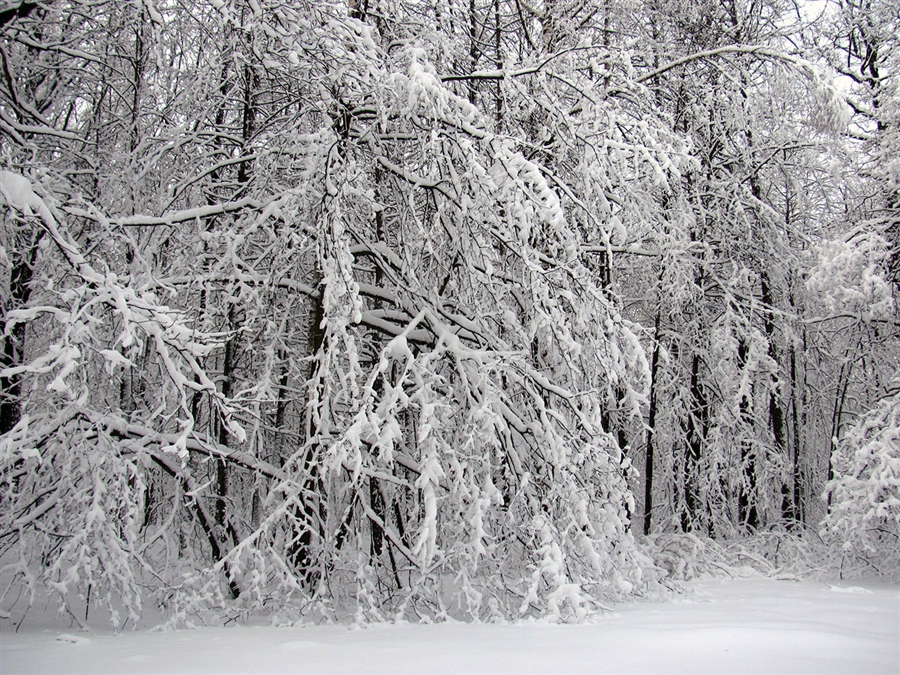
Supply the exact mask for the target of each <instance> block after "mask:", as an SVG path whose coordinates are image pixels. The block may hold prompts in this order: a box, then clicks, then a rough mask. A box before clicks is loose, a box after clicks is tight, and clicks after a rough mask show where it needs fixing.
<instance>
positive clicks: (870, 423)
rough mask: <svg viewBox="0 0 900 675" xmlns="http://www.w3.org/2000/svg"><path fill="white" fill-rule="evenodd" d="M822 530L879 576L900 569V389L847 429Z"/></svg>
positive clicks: (839, 448) (827, 496) (830, 484)
mask: <svg viewBox="0 0 900 675" xmlns="http://www.w3.org/2000/svg"><path fill="white" fill-rule="evenodd" d="M831 461H832V465H833V470H834V478H833V479H832V480H830V481H829V482H828V484H827V485H826V486H825V494H824V496H823V498H824V499H826V500H827V502H828V504H829V507H828V513H827V515H826V516H825V519H824V521H823V523H822V534H823V536H824V537H826V538H829V539H831V540H836V541H837V542H838V543H839V544H840V546H841V548H842V550H843V551H844V553H845V554H847V555H848V556H851V557H859V558H861V559H863V560H865V561H867V562H868V563H869V564H870V565H871V566H872V568H873V569H874V570H876V571H877V572H878V573H879V574H883V575H885V576H888V577H892V578H896V577H897V575H898V570H900V393H894V394H893V395H891V396H888V397H886V398H884V399H883V400H882V401H881V402H879V403H878V405H877V406H875V407H874V408H873V409H872V410H870V411H868V412H867V413H866V414H864V415H863V416H862V417H860V419H859V420H858V421H857V422H856V423H855V424H854V425H853V426H852V427H851V428H850V429H849V430H848V431H847V432H846V434H845V435H844V437H843V438H842V439H841V440H840V442H839V443H838V445H837V448H836V449H835V452H834V455H833V457H832V458H831Z"/></svg>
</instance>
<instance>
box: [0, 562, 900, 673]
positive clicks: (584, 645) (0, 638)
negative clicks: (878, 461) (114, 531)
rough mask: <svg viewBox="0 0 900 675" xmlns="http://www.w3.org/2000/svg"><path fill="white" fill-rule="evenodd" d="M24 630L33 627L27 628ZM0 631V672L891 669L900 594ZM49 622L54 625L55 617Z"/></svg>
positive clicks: (852, 591)
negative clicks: (315, 622) (284, 624)
mask: <svg viewBox="0 0 900 675" xmlns="http://www.w3.org/2000/svg"><path fill="white" fill-rule="evenodd" d="M29 621H30V622H31V623H30V625H29ZM29 621H26V622H25V624H24V625H23V626H22V628H21V630H20V631H19V632H17V633H13V632H11V630H10V627H9V623H8V622H6V621H4V622H3V623H4V625H3V628H2V630H0V673H2V675H14V674H18V673H54V674H62V673H91V674H99V673H117V674H119V675H124V674H129V673H166V674H174V673H192V674H195V675H205V674H212V673H217V674H221V673H817V674H823V673H842V674H847V673H895V674H896V673H900V586H896V585H885V584H857V583H855V582H854V583H850V582H835V583H832V584H826V583H821V582H812V581H787V580H773V579H767V578H765V577H760V576H753V577H749V578H738V579H728V580H725V579H706V580H702V581H695V582H693V583H691V584H689V585H688V587H687V589H686V590H685V592H684V593H682V594H680V595H676V596H675V597H674V598H672V599H670V600H667V601H638V602H631V603H627V604H620V605H616V606H615V607H614V608H613V611H611V612H609V613H607V614H604V615H602V616H599V617H597V618H595V619H594V620H593V621H592V622H590V623H587V624H580V625H559V624H548V623H534V622H532V623H522V624H511V625H497V624H467V623H444V624H439V625H414V624H402V625H378V626H369V627H367V628H362V629H359V628H348V627H346V626H333V625H332V626H305V627H293V628H273V627H263V626H232V627H223V628H201V629H197V630H185V631H175V632H169V633H165V632H152V631H134V632H124V633H121V634H119V635H113V634H112V633H111V632H108V631H107V632H104V631H102V630H94V631H91V632H86V633H85V632H76V631H68V632H67V630H66V629H65V628H64V627H62V628H61V627H60V626H59V625H58V624H57V625H56V626H54V625H52V624H51V623H50V622H49V618H48V619H47V620H44V621H43V625H41V622H39V621H37V620H32V619H29ZM56 621H57V622H58V621H59V619H56Z"/></svg>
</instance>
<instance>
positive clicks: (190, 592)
mask: <svg viewBox="0 0 900 675" xmlns="http://www.w3.org/2000/svg"><path fill="white" fill-rule="evenodd" d="M0 36H2V37H0V169H2V171H0V315H2V318H0V322H2V326H0V343H2V344H0V618H2V619H4V620H9V619H10V618H11V617H13V618H14V617H15V616H17V615H21V614H22V613H23V612H24V611H26V609H27V606H28V605H29V603H30V602H31V601H32V599H33V598H34V597H36V596H47V595H49V596H50V597H52V598H54V602H56V603H58V604H59V606H60V608H61V611H63V612H65V613H67V615H70V616H71V617H72V618H73V619H74V620H79V617H81V618H83V617H85V616H86V613H87V611H88V610H90V611H92V612H102V613H105V615H107V616H108V618H109V620H110V621H111V622H112V624H113V625H114V626H116V627H123V626H134V625H136V624H137V623H138V622H139V621H140V619H141V617H142V615H144V614H145V613H146V612H147V610H148V609H150V608H153V609H154V611H160V610H161V611H162V612H163V614H164V616H165V617H166V619H167V621H169V623H170V625H172V626H179V625H187V624H190V623H192V622H197V621H221V620H223V619H227V620H233V619H239V620H240V619H241V618H242V617H244V618H245V617H249V616H255V615H267V616H272V615H276V614H277V615H278V616H281V617H284V618H286V619H287V620H307V619H311V620H340V619H341V618H343V617H351V618H352V617H356V618H357V619H358V620H360V621H382V620H411V621H421V620H426V621H433V620H438V621H439V620H442V619H462V620H475V621H501V620H516V619H521V618H549V619H552V620H560V621H573V620H574V621H577V620H580V619H582V618H584V617H587V616H589V615H591V614H592V613H595V612H597V611H599V610H601V609H603V608H605V607H608V606H609V604H610V603H613V602H616V601H620V600H623V599H627V598H629V597H633V596H640V595H644V594H647V593H651V592H653V591H654V589H658V588H665V587H666V586H667V585H668V584H672V583H676V582H677V581H678V580H679V579H687V578H690V577H691V576H692V575H695V574H698V573H699V572H700V571H701V570H703V569H708V568H711V567H714V566H716V565H720V564H723V563H722V561H723V560H724V561H727V560H734V559H736V558H741V559H742V560H744V561H745V562H748V563H749V564H756V565H759V566H763V567H765V566H769V568H772V569H774V568H778V569H783V568H785V567H787V566H795V567H796V566H800V567H805V568H808V569H812V568H815V569H820V570H826V571H828V572H829V573H831V574H843V575H854V574H855V575H875V576H880V577H882V578H891V577H896V575H897V570H898V569H900V340H898V333H900V319H898V308H897V295H898V291H900V248H898V246H900V6H898V5H897V3H896V2H894V1H893V0H819V1H817V2H804V1H803V0H441V1H438V0H329V1H327V2H317V1H315V0H132V1H129V2H121V1H113V0H40V1H30V0H6V1H5V2H2V3H0ZM92 608H93V609H92Z"/></svg>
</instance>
